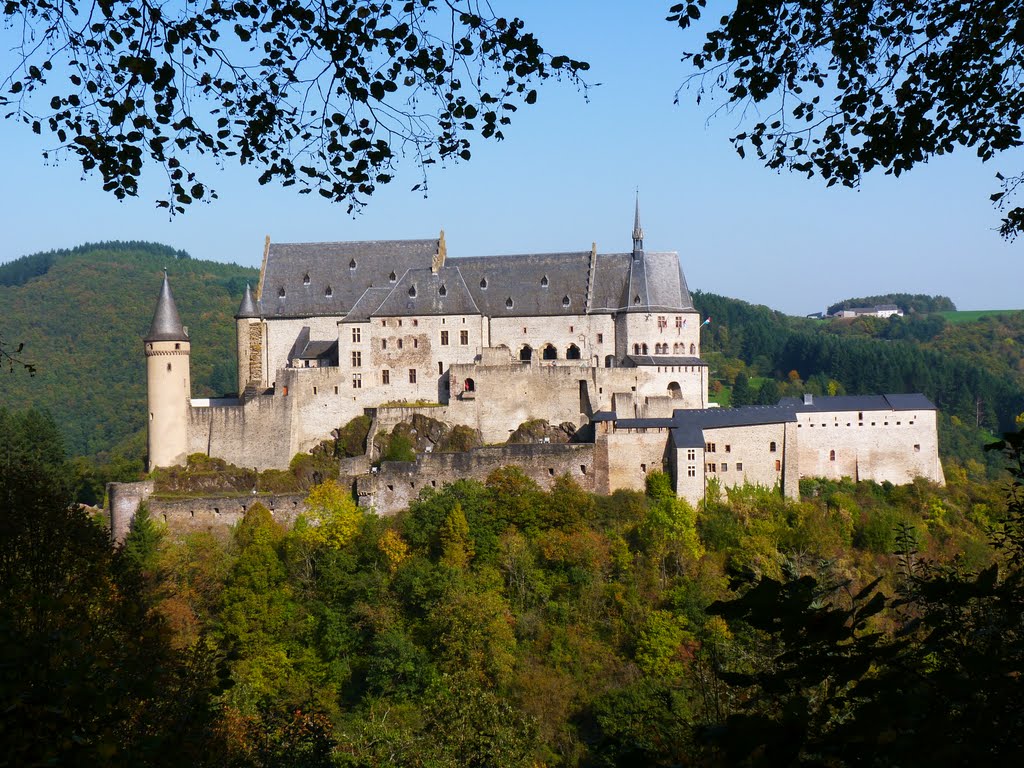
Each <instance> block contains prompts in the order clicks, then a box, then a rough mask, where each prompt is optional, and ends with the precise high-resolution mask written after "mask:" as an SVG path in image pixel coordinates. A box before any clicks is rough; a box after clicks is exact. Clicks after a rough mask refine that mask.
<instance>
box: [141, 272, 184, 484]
mask: <svg viewBox="0 0 1024 768" xmlns="http://www.w3.org/2000/svg"><path fill="white" fill-rule="evenodd" d="M144 341H145V349H146V387H147V392H148V400H149V469H150V470H152V469H155V468H156V467H172V466H175V465H179V464H184V463H185V459H186V457H187V456H188V409H189V399H190V398H191V396H192V382H191V378H190V371H189V355H190V352H191V348H190V347H191V345H190V344H189V340H188V333H187V332H186V330H185V327H184V326H183V325H182V324H181V318H180V317H179V316H178V308H177V307H176V306H175V304H174V296H173V295H172V294H171V285H170V283H169V282H168V280H167V272H166V271H165V272H164V282H163V285H162V286H161V288H160V297H159V298H158V299H157V302H156V312H154V313H153V324H152V325H151V326H150V327H149V333H147V334H146V338H145V339H144Z"/></svg>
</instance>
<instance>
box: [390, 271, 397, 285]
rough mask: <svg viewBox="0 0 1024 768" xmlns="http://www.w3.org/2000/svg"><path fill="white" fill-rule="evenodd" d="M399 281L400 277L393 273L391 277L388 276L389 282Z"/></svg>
mask: <svg viewBox="0 0 1024 768" xmlns="http://www.w3.org/2000/svg"><path fill="white" fill-rule="evenodd" d="M397 279H398V275H396V274H395V273H394V272H392V273H391V274H390V275H388V280H390V281H391V282H392V283H393V282H395V280H397Z"/></svg>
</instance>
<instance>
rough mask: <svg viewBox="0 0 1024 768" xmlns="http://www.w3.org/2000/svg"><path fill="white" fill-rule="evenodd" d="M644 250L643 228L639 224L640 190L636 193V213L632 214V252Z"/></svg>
mask: <svg viewBox="0 0 1024 768" xmlns="http://www.w3.org/2000/svg"><path fill="white" fill-rule="evenodd" d="M643 250H644V229H643V227H641V226H640V191H639V190H637V193H636V213H635V214H634V215H633V253H634V254H638V253H641V252H643Z"/></svg>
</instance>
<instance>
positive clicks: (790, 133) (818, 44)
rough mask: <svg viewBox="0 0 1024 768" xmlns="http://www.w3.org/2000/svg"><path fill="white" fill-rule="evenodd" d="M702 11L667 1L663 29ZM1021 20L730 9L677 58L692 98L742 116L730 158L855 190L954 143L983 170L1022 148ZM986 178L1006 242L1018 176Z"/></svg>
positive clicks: (919, 6) (1023, 8) (981, 8)
mask: <svg viewBox="0 0 1024 768" xmlns="http://www.w3.org/2000/svg"><path fill="white" fill-rule="evenodd" d="M706 5H707V1H706V0H687V2H685V3H679V4H677V5H674V6H672V8H671V11H670V15H669V21H674V22H676V23H678V25H679V26H680V27H682V28H683V29H686V28H689V27H690V26H692V25H693V24H694V23H695V22H696V21H698V20H700V19H701V17H702V16H703V15H704V13H705V7H706ZM1022 18H1024V3H1022V2H1021V0H986V2H979V3H963V2H960V1H959V0H879V2H871V3H865V2H861V0H832V1H831V2H826V3H822V2H819V1H818V0H785V1H781V0H777V1H776V2H769V3H756V2H740V3H738V4H737V6H736V8H735V10H733V11H732V12H731V13H728V14H726V15H724V16H722V17H721V18H720V19H719V21H718V24H717V26H715V27H714V28H713V29H711V30H710V31H708V32H707V33H706V35H705V38H704V43H703V45H702V46H701V48H700V49H699V50H696V51H689V52H687V53H685V54H684V57H683V60H684V61H686V62H688V63H690V64H692V65H693V66H694V67H695V68H696V70H697V72H696V73H695V74H694V75H692V76H691V77H690V78H688V79H687V84H694V85H696V86H697V88H698V95H697V101H698V103H699V102H700V100H701V99H702V97H703V96H704V95H705V94H712V95H713V94H716V93H717V94H721V95H723V96H724V103H723V104H722V105H721V106H719V107H718V110H716V111H720V110H725V111H729V112H736V113H738V114H739V115H740V123H741V130H740V132H739V133H737V134H736V135H735V136H733V138H732V142H733V145H734V146H735V147H736V151H737V152H738V153H739V154H740V156H743V155H744V154H745V153H746V152H747V151H748V150H753V152H754V153H755V154H756V156H757V157H758V158H759V159H760V160H762V161H763V162H764V163H765V165H766V166H767V167H769V168H777V169H782V168H785V169H789V170H794V171H798V172H801V173H806V174H807V175H808V177H811V176H814V175H815V174H819V175H820V176H822V177H823V178H824V179H825V180H826V181H827V183H828V184H829V185H830V186H831V185H833V184H836V183H841V184H844V185H846V186H850V187H855V186H857V185H858V184H859V183H860V180H861V177H862V176H863V174H865V173H867V172H868V171H871V170H874V169H876V168H882V169H884V170H885V172H886V173H891V174H893V175H895V176H899V175H900V174H901V173H902V172H903V171H907V170H910V169H911V168H913V167H914V166H915V165H918V164H919V163H924V162H927V161H928V160H929V159H930V158H932V157H934V156H937V155H944V154H948V153H950V152H953V151H954V150H955V149H957V148H970V149H972V150H974V151H975V152H976V153H977V155H978V157H980V158H981V159H982V160H983V161H988V160H991V159H992V158H994V157H995V156H996V155H998V154H999V153H1001V152H1003V151H1005V150H1007V149H1012V148H1015V147H1019V146H1021V144H1022V138H1021V123H1022V120H1024V89H1022V86H1021V74H1022V67H1024V48H1022V46H1021V40H1022V34H1024V32H1022V22H1021V19H1022ZM677 98H678V94H677ZM996 177H997V179H998V180H999V183H1000V189H999V190H998V191H997V192H995V193H994V194H993V195H992V200H993V202H995V203H996V204H997V206H998V208H999V210H1000V211H1001V212H1002V213H1003V219H1002V223H1001V226H1000V232H1001V233H1002V234H1003V236H1004V237H1007V238H1010V239H1012V238H1013V237H1015V236H1016V235H1017V234H1019V233H1020V232H1021V231H1022V229H1024V207H1021V206H1013V205H1012V204H1011V203H1010V198H1011V197H1012V194H1013V193H1014V192H1015V191H1016V190H1017V189H1018V187H1019V186H1020V185H1021V184H1022V183H1024V173H1017V174H1016V175H1014V174H1009V175H1005V176H1004V175H1002V174H996Z"/></svg>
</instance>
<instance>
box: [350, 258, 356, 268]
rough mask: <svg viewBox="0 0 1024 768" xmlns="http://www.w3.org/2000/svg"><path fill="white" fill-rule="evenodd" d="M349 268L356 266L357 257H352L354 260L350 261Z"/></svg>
mask: <svg viewBox="0 0 1024 768" xmlns="http://www.w3.org/2000/svg"><path fill="white" fill-rule="evenodd" d="M348 268H349V269H355V268H356V260H355V259H352V261H350V262H349V263H348Z"/></svg>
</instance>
